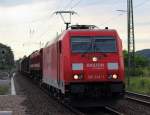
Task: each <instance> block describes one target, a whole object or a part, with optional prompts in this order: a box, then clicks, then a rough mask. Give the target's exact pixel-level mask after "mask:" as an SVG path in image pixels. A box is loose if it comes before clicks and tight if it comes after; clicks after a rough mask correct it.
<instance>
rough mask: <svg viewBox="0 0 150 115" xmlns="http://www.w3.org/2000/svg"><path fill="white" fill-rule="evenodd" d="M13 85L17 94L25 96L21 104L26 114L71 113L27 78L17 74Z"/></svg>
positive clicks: (59, 114) (66, 114)
mask: <svg viewBox="0 0 150 115" xmlns="http://www.w3.org/2000/svg"><path fill="white" fill-rule="evenodd" d="M15 87H16V93H17V95H19V96H21V97H22V96H23V97H24V98H25V100H24V101H23V102H22V103H21V104H22V105H23V106H24V107H25V108H26V111H25V112H26V114H27V115H73V113H71V112H70V111H69V110H68V109H66V108H65V107H64V106H62V105H61V104H59V103H58V102H57V101H55V100H53V99H51V98H50V97H49V96H48V95H47V94H45V93H44V92H43V91H41V89H39V88H38V87H37V86H36V85H34V84H32V82H30V81H29V79H27V78H25V77H23V76H21V75H19V74H17V75H16V76H15ZM23 110H24V109H23ZM19 115H22V114H19Z"/></svg>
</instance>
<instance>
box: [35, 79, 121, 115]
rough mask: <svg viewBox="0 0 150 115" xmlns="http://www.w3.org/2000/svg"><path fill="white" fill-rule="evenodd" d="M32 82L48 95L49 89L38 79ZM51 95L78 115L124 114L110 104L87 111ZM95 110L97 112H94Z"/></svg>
mask: <svg viewBox="0 0 150 115" xmlns="http://www.w3.org/2000/svg"><path fill="white" fill-rule="evenodd" d="M32 83H34V84H35V85H37V86H38V87H39V88H40V89H41V90H42V91H43V92H44V93H46V94H47V95H49V92H48V90H46V89H45V88H44V87H41V86H40V85H39V84H38V83H37V82H36V81H32ZM49 96H50V95H49ZM50 97H51V98H53V99H54V100H56V101H58V103H60V104H62V105H63V106H64V107H66V108H67V109H68V110H70V111H71V112H72V113H74V114H76V115H99V114H101V113H102V114H103V113H105V114H107V115H123V114H122V113H120V112H119V111H117V110H115V109H114V108H112V107H109V106H105V107H104V108H103V109H100V110H99V109H94V111H90V112H89V113H88V112H87V111H86V112H85V111H84V112H83V111H82V109H78V108H75V107H72V106H71V105H69V104H68V103H65V102H63V101H60V100H58V99H57V98H55V97H53V96H50ZM93 112H94V113H95V114H93ZM91 113H92V114H91Z"/></svg>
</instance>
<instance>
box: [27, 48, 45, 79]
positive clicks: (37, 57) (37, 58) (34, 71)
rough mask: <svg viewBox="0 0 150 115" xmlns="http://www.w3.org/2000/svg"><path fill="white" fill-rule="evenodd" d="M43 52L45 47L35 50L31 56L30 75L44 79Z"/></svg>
mask: <svg viewBox="0 0 150 115" xmlns="http://www.w3.org/2000/svg"><path fill="white" fill-rule="evenodd" d="M42 52H43V49H40V50H38V51H35V52H33V53H32V54H31V55H30V56H29V57H30V63H29V68H30V76H31V77H32V78H34V79H37V80H42V65H43V63H42V56H43V55H42Z"/></svg>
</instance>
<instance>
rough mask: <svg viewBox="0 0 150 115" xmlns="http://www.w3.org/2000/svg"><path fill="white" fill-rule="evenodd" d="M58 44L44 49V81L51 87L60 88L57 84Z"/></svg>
mask: <svg viewBox="0 0 150 115" xmlns="http://www.w3.org/2000/svg"><path fill="white" fill-rule="evenodd" d="M57 64H58V63H57V43H54V44H52V45H49V46H48V47H46V48H44V49H43V79H42V81H43V82H44V83H46V84H48V85H50V86H53V87H56V88H59V87H58V82H57V75H58V73H57Z"/></svg>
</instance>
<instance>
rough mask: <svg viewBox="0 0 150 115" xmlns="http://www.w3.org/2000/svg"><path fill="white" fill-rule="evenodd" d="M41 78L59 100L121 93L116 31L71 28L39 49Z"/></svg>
mask: <svg viewBox="0 0 150 115" xmlns="http://www.w3.org/2000/svg"><path fill="white" fill-rule="evenodd" d="M42 71H43V75H42V76H43V77H42V82H43V83H45V84H47V85H48V86H49V88H50V90H51V92H53V93H55V94H57V95H58V96H62V95H63V97H69V98H70V97H86V98H99V97H101V96H108V97H109V96H110V97H112V96H114V95H115V96H116V95H120V96H122V95H123V94H124V89H125V83H124V79H125V78H124V62H123V54H122V43H121V39H120V37H119V36H118V34H117V32H116V30H111V29H108V28H106V29H94V28H93V26H85V25H75V26H72V27H71V29H68V30H65V31H64V32H63V33H62V34H61V35H60V36H59V37H58V38H57V39H55V40H54V41H53V42H52V43H51V44H49V45H47V46H46V47H45V48H43V70H42Z"/></svg>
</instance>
